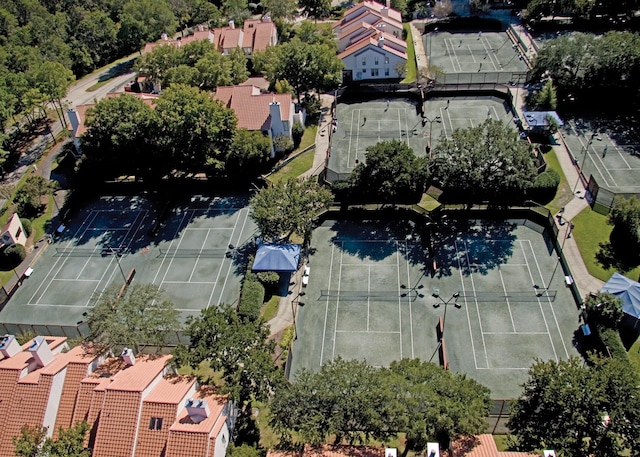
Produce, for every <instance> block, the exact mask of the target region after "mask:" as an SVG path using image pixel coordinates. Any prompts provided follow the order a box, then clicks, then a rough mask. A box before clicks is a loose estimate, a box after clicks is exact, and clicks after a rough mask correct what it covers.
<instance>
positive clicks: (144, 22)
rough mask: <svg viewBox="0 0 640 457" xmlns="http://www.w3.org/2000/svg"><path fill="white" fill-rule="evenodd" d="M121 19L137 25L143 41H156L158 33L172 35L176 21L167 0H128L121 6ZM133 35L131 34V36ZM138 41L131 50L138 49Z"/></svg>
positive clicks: (158, 36)
mask: <svg viewBox="0 0 640 457" xmlns="http://www.w3.org/2000/svg"><path fill="white" fill-rule="evenodd" d="M121 17H122V21H123V22H124V21H125V20H127V21H129V22H130V23H131V24H135V25H136V26H137V27H139V30H140V32H139V35H137V36H139V37H140V38H142V40H143V42H145V41H146V42H150V41H156V40H159V39H160V35H162V34H163V33H166V34H168V35H173V33H174V32H175V31H176V28H177V27H178V21H177V20H176V17H175V16H174V15H173V12H172V11H171V8H170V7H169V3H168V2H167V0H128V1H127V3H125V4H124V6H123V7H122V16H121ZM133 36H135V35H132V37H133ZM140 45H142V43H140V44H139V45H138V46H137V47H135V48H133V49H132V50H137V49H139V47H140Z"/></svg>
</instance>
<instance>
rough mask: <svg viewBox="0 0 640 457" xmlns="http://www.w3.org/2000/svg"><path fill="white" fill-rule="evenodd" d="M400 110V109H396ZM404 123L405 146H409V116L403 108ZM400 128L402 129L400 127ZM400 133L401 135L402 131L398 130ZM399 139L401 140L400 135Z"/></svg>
mask: <svg viewBox="0 0 640 457" xmlns="http://www.w3.org/2000/svg"><path fill="white" fill-rule="evenodd" d="M398 112H400V111H398ZM404 125H405V127H406V129H405V131H406V132H407V146H409V147H411V145H409V137H410V136H411V134H410V132H409V116H408V115H407V110H406V109H405V110H404ZM400 130H402V129H400ZM400 134H401V135H402V131H401V132H400ZM400 139H401V140H402V137H400Z"/></svg>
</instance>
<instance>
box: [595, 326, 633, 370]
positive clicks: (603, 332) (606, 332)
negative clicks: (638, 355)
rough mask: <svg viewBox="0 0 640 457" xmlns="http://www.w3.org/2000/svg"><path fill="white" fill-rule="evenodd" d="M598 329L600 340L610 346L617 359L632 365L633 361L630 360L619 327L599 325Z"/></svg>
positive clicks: (610, 350) (613, 355)
mask: <svg viewBox="0 0 640 457" xmlns="http://www.w3.org/2000/svg"><path fill="white" fill-rule="evenodd" d="M597 330H598V335H599V336H600V341H602V344H604V345H605V346H606V347H607V348H609V352H610V353H611V356H612V357H614V358H616V359H619V360H623V361H625V362H626V363H628V364H629V365H630V364H631V362H630V361H629V354H628V353H627V350H626V349H625V348H624V344H623V343H622V339H621V338H620V334H619V333H618V329H616V328H609V327H604V326H598V327H597ZM606 355H608V354H606Z"/></svg>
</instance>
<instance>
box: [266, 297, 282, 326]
mask: <svg viewBox="0 0 640 457" xmlns="http://www.w3.org/2000/svg"><path fill="white" fill-rule="evenodd" d="M280 298H281V297H280V296H279V295H273V296H272V297H271V299H270V300H269V301H268V302H267V303H266V304H265V305H264V306H263V307H262V318H263V319H264V320H265V322H269V321H270V320H271V319H273V318H274V317H276V314H278V305H279V304H280Z"/></svg>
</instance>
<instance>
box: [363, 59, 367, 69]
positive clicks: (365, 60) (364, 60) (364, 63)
mask: <svg viewBox="0 0 640 457" xmlns="http://www.w3.org/2000/svg"><path fill="white" fill-rule="evenodd" d="M366 64H367V58H366V57H363V58H362V66H363V67H364V66H365V65H366Z"/></svg>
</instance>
